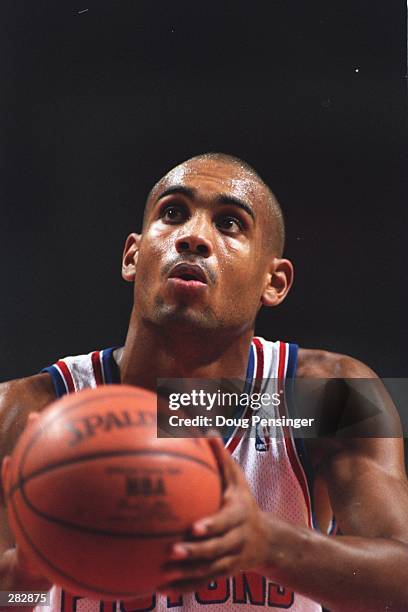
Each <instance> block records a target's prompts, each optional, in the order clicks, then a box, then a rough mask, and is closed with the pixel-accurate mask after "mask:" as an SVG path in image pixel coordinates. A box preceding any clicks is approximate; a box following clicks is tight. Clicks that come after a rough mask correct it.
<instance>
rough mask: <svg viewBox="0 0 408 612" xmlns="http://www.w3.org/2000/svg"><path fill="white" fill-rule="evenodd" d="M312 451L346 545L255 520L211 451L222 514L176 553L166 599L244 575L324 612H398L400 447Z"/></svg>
mask: <svg viewBox="0 0 408 612" xmlns="http://www.w3.org/2000/svg"><path fill="white" fill-rule="evenodd" d="M341 370H343V371H342V373H340V371H336V376H341V375H342V376H344V377H358V376H360V377H371V376H372V375H373V373H372V372H371V370H369V369H368V368H366V366H364V365H363V364H359V363H358V362H355V361H354V360H350V361H347V360H346V361H345V363H343V365H342V368H341ZM325 376H327V375H326V374H323V375H322V374H318V376H317V377H321V378H323V377H325ZM386 410H391V411H392V408H390V407H387V408H386ZM389 418H390V419H391V420H393V419H395V414H394V413H392V412H390V413H389ZM319 445H320V449H319V450H320V457H321V459H320V472H321V476H322V477H323V478H324V480H325V482H326V484H327V487H328V492H329V496H330V500H331V505H332V508H333V510H334V513H335V516H336V519H337V522H338V524H339V527H340V530H341V533H342V534H344V535H342V536H339V537H332V536H326V535H323V534H320V533H317V532H315V531H312V530H310V529H307V528H301V527H298V526H296V525H293V524H291V523H288V522H286V521H283V520H279V519H277V518H276V517H275V516H273V515H271V514H269V513H265V512H262V511H261V510H260V509H259V508H258V506H257V505H256V503H255V500H254V499H253V497H252V495H251V493H250V491H249V489H248V486H247V483H246V481H245V478H244V475H243V473H242V472H241V470H240V469H239V468H238V466H237V465H236V464H235V462H234V461H233V460H232V459H231V458H230V457H229V455H228V453H227V452H226V451H225V450H224V449H221V448H218V451H217V452H218V453H219V456H220V460H221V463H222V465H223V466H224V471H225V474H226V482H227V486H226V490H225V495H224V505H223V508H222V509H221V511H220V512H219V513H218V514H216V515H214V516H213V517H210V518H208V519H206V522H201V524H200V523H198V524H197V525H196V527H195V535H197V536H201V537H203V536H204V535H205V536H206V537H207V539H206V540H204V541H201V542H186V543H183V544H181V545H176V546H175V548H174V550H173V557H172V561H171V562H170V563H169V566H168V571H169V574H168V579H169V582H168V584H167V585H164V590H166V589H168V588H169V586H170V588H171V589H174V590H176V591H177V590H181V591H191V590H197V589H198V588H200V586H203V585H204V584H206V583H207V582H208V581H209V580H212V579H214V578H215V577H217V576H225V575H233V574H235V573H237V571H239V570H241V569H249V570H250V569H252V570H254V571H260V572H262V573H263V574H265V575H267V576H269V577H270V578H271V579H272V580H274V582H277V583H278V584H281V585H283V586H285V587H287V588H290V589H292V590H293V591H295V592H297V593H301V594H303V595H305V596H307V597H309V598H310V599H313V600H315V601H317V602H319V603H321V604H322V605H324V606H325V607H327V608H329V609H330V610H331V611H332V612H340V611H341V612H349V611H351V610H352V611H353V612H375V611H376V610H378V611H380V610H381V611H384V610H389V611H393V612H397V611H398V612H400V611H401V612H402V611H406V610H407V609H408V484H407V480H406V475H405V468H404V461H403V445H402V440H401V439H399V438H365V439H362V438H360V439H348V440H347V439H345V438H344V439H342V440H336V439H335V440H331V439H326V440H321V441H319Z"/></svg>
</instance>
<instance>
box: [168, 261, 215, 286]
mask: <svg viewBox="0 0 408 612" xmlns="http://www.w3.org/2000/svg"><path fill="white" fill-rule="evenodd" d="M169 278H175V279H176V278H177V279H180V280H181V281H184V282H187V283H194V282H195V283H201V284H205V285H206V284H207V277H206V274H205V272H204V271H203V270H202V269H201V268H200V266H197V265H195V264H178V265H176V266H175V267H174V268H173V270H172V271H171V273H170V275H169Z"/></svg>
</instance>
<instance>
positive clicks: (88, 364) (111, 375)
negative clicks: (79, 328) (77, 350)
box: [41, 346, 120, 398]
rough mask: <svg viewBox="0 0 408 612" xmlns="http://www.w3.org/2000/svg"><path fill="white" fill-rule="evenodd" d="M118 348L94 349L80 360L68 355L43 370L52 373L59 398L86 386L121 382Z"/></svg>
mask: <svg viewBox="0 0 408 612" xmlns="http://www.w3.org/2000/svg"><path fill="white" fill-rule="evenodd" d="M116 348H117V347H116V346H114V347H111V348H108V349H104V350H103V351H93V352H92V353H89V355H83V356H82V357H81V360H80V362H78V358H76V357H66V358H65V359H60V360H58V361H57V362H56V363H54V364H53V365H51V366H48V367H46V368H43V369H42V370H41V372H47V373H48V374H50V375H51V379H52V382H53V385H54V390H55V395H56V397H57V398H59V397H62V396H63V395H66V394H67V393H74V392H75V391H80V390H81V389H83V388H85V387H95V386H99V385H104V384H105V385H109V384H119V383H120V373H119V368H118V365H117V363H116V361H115V358H114V356H113V352H114V351H115V350H116ZM74 372H75V376H73V373H74Z"/></svg>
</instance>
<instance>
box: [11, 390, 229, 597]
mask: <svg viewBox="0 0 408 612" xmlns="http://www.w3.org/2000/svg"><path fill="white" fill-rule="evenodd" d="M156 401H157V400H156V395H154V394H153V393H150V392H148V391H145V390H143V389H138V388H135V387H130V386H126V385H109V386H106V387H99V388H97V389H87V390H85V391H81V392H80V393H76V394H72V395H67V396H65V397H63V398H62V399H60V400H58V401H56V402H54V403H53V404H52V405H51V406H50V407H49V408H47V410H45V411H44V412H43V414H42V415H41V417H40V418H39V419H38V421H36V422H35V423H34V424H33V425H32V426H30V427H28V428H27V429H26V431H25V432H24V433H23V434H22V436H21V438H20V439H19V441H18V444H17V446H16V448H15V451H14V453H13V455H12V460H11V466H10V480H9V482H10V487H9V490H8V512H9V518H10V523H11V526H12V529H13V532H14V534H15V536H16V540H17V544H18V545H19V546H21V547H22V548H23V549H24V551H25V552H26V554H28V555H29V557H30V558H32V559H33V560H34V561H35V563H36V565H37V567H38V568H39V569H40V570H41V571H42V573H43V574H44V575H45V576H46V577H48V578H49V579H50V580H51V581H52V582H53V583H55V584H58V585H60V586H62V587H63V588H64V589H66V590H68V591H70V592H71V593H74V594H76V595H86V596H88V597H93V598H97V599H105V600H106V599H108V600H109V599H122V600H124V599H132V598H134V597H137V596H138V595H141V594H144V593H148V592H152V591H154V589H155V588H156V587H157V586H158V585H160V584H162V583H163V578H162V575H161V566H162V564H163V562H164V561H165V560H166V559H167V555H166V553H167V551H168V549H169V548H170V545H171V543H173V542H175V541H177V540H181V539H183V538H185V537H186V535H187V534H188V530H189V528H190V527H191V525H192V523H193V522H194V521H195V520H197V519H198V518H200V517H203V516H207V515H209V514H212V513H213V512H215V511H216V510H217V509H218V508H219V506H220V500H221V480H220V476H219V471H218V468H217V462H216V460H215V458H214V456H213V453H212V451H211V448H210V446H209V445H208V443H207V441H206V440H205V439H202V438H190V439H173V438H162V439H160V438H157V435H156V434H157V432H156V413H157V407H156Z"/></svg>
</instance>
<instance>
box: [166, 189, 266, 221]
mask: <svg viewBox="0 0 408 612" xmlns="http://www.w3.org/2000/svg"><path fill="white" fill-rule="evenodd" d="M174 193H181V194H183V195H185V196H187V197H188V198H191V199H194V197H195V196H196V194H197V190H196V189H194V188H192V187H185V186H184V185H174V186H173V187H169V188H168V189H165V190H164V191H162V193H161V194H160V195H159V197H158V198H157V200H156V202H158V201H159V200H161V199H162V198H164V197H165V196H168V195H172V194H174ZM216 201H217V203H218V204H229V205H232V206H236V207H237V208H241V209H242V210H244V211H245V212H246V213H247V214H248V215H249V216H250V217H252V219H253V220H254V221H255V212H254V210H253V208H252V206H250V205H249V204H247V202H244V200H241V199H240V198H237V197H236V196H233V195H229V194H227V193H221V194H220V195H219V196H218V197H217V198H216Z"/></svg>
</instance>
